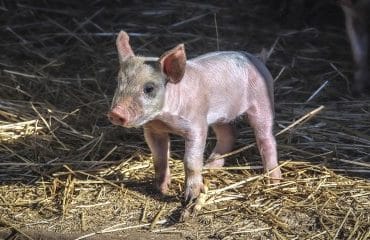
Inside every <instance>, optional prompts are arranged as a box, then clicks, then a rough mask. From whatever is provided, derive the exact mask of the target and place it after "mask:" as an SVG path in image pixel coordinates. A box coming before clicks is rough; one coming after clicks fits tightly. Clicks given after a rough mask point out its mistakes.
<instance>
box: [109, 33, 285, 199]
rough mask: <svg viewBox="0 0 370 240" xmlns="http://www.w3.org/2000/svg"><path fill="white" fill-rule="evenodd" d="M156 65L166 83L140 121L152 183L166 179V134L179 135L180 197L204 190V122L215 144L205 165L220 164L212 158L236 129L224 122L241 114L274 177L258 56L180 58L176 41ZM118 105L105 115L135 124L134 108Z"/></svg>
mask: <svg viewBox="0 0 370 240" xmlns="http://www.w3.org/2000/svg"><path fill="white" fill-rule="evenodd" d="M121 34H122V33H121ZM126 35H127V34H126ZM126 41H127V42H125V44H124V45H125V47H126V48H127V45H128V39H127V40H126ZM131 51H132V50H131V49H129V54H130V52H131ZM121 54H122V53H121ZM121 58H123V57H122V56H121ZM159 64H160V67H161V69H162V73H163V74H164V75H165V76H166V77H167V78H168V80H169V82H168V83H167V84H166V86H165V92H164V102H163V106H162V107H161V109H160V110H159V111H158V113H157V114H156V115H155V116H154V117H151V118H150V119H149V120H148V121H147V122H145V123H144V133H145V139H146V141H147V143H148V145H149V148H150V150H151V152H152V154H153V158H154V168H155V176H156V186H157V188H158V189H159V190H160V191H161V192H162V193H166V192H167V191H168V187H169V184H170V170H169V166H168V156H169V137H168V135H169V134H170V133H173V134H177V135H180V136H182V137H184V139H185V155H184V167H185V199H186V200H187V201H191V200H193V199H195V198H196V197H198V195H199V194H200V193H201V192H203V191H204V186H203V179H202V175H201V171H202V168H203V154H204V149H205V144H206V138H207V132H208V126H211V127H212V129H213V131H214V132H215V134H216V137H217V143H216V146H215V148H214V150H213V151H212V154H211V155H210V158H209V160H208V163H207V165H206V166H207V167H221V166H223V164H224V159H222V158H221V159H216V160H214V158H217V156H220V155H223V154H225V153H227V152H230V151H231V150H232V149H233V145H234V142H235V135H236V134H235V131H234V129H233V127H232V126H231V125H230V124H229V123H230V122H231V121H233V120H234V119H236V118H237V117H238V116H242V115H244V116H245V117H246V118H247V119H248V121H249V123H250V125H251V127H252V128H253V129H254V133H255V137H256V141H257V146H258V149H259V151H260V154H261V157H262V162H263V166H264V169H265V171H266V172H269V176H270V178H271V179H272V181H273V182H274V183H276V182H279V180H280V179H281V171H280V168H279V167H278V160H277V150H276V141H275V138H274V135H273V132H272V130H273V119H274V111H273V95H272V91H273V90H272V77H271V75H270V73H269V72H268V70H267V69H266V67H265V66H264V65H263V64H262V63H261V62H260V61H258V60H257V59H256V58H254V57H253V56H251V55H249V54H247V53H238V52H213V53H209V54H205V55H202V56H199V57H197V58H194V59H191V60H187V61H186V55H185V49H184V46H183V45H179V46H177V47H176V48H174V49H172V50H170V51H168V52H166V53H165V54H164V55H162V57H161V58H160V60H159ZM137 105H139V104H137ZM122 108H129V106H128V105H127V103H124V104H117V105H115V106H114V107H113V109H112V110H111V112H110V113H109V114H108V115H109V118H110V120H111V121H112V122H113V123H114V124H117V125H122V126H137V125H141V123H140V124H136V123H134V121H135V120H134V119H138V118H139V117H138V116H133V114H134V115H135V114H138V113H139V112H140V111H136V112H135V111H131V113H130V111H128V110H122ZM132 112H135V113H132ZM272 169H275V170H274V171H272V172H270V171H271V170H272Z"/></svg>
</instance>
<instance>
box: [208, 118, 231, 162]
mask: <svg viewBox="0 0 370 240" xmlns="http://www.w3.org/2000/svg"><path fill="white" fill-rule="evenodd" d="M212 129H213V131H214V132H215V134H216V138H217V143H216V146H215V148H214V149H213V151H212V153H211V155H210V156H209V158H208V160H207V163H206V165H205V166H204V167H205V168H218V167H222V166H223V165H224V163H225V159H224V158H219V157H220V156H221V155H223V154H225V153H228V152H230V151H231V150H232V149H233V147H234V143H235V135H236V133H235V129H234V127H233V126H232V125H230V124H228V123H223V124H221V123H220V124H215V125H212Z"/></svg>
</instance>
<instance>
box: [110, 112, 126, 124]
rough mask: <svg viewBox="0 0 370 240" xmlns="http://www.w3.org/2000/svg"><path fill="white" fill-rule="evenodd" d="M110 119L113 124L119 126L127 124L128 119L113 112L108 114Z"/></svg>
mask: <svg viewBox="0 0 370 240" xmlns="http://www.w3.org/2000/svg"><path fill="white" fill-rule="evenodd" d="M108 119H109V120H110V121H111V122H112V123H113V124H117V125H124V124H125V123H126V118H124V117H123V116H121V115H120V114H118V113H116V112H114V111H112V112H110V113H108Z"/></svg>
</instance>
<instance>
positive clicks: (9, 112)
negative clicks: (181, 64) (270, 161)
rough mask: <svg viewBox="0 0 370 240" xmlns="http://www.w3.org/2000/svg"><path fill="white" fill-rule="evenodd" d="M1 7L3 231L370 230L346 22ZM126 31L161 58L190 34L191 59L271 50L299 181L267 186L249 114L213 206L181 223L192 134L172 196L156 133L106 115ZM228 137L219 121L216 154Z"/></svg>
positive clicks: (244, 9)
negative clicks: (164, 188)
mask: <svg viewBox="0 0 370 240" xmlns="http://www.w3.org/2000/svg"><path fill="white" fill-rule="evenodd" d="M337 10H338V9H337ZM0 11H1V15H0V20H1V22H2V23H4V24H3V25H1V26H0V31H1V38H0V51H1V53H2V54H1V55H0V66H1V72H0V87H1V91H0V158H1V161H0V181H1V185H0V238H5V236H9V238H8V239H19V238H20V239H27V238H30V239H40V238H41V239H53V238H54V239H102V238H106V239H115V238H116V239H119V238H124V239H135V238H153V239H167V238H168V239H183V238H187V239H204V238H212V239H368V238H369V237H370V231H369V229H370V214H369V209H370V183H369V180H368V177H369V175H370V170H369V169H370V163H369V159H370V137H369V136H370V120H369V119H370V107H369V106H370V99H369V97H363V98H353V97H352V96H351V95H350V94H349V92H348V89H349V86H350V83H351V57H350V51H349V47H348V43H347V41H346V36H345V34H344V31H343V29H342V25H341V24H328V25H327V26H321V28H320V29H317V28H315V27H303V28H298V29H299V30H297V28H292V27H290V26H289V25H286V24H280V23H279V22H277V21H278V20H279V16H278V15H279V12H272V11H271V8H270V7H269V6H268V5H267V4H266V5H263V4H261V3H260V2H258V1H248V3H244V4H239V5H237V4H236V3H233V4H231V5H230V3H228V4H226V3H223V2H222V1H220V2H218V1H215V2H209V3H204V4H200V3H195V2H187V3H185V2H180V1H167V2H162V3H157V2H151V1H147V2H141V4H137V5H133V4H128V3H118V2H110V3H106V2H103V1H95V2H92V3H90V2H87V3H83V2H75V3H68V4H66V3H63V1H61V0H60V1H52V2H51V1H50V2H49V1H45V2H44V3H43V4H39V5H35V4H34V3H27V2H24V1H13V2H10V3H2V5H1V4H0ZM336 20H337V21H341V18H340V17H338V18H336ZM120 29H125V30H126V31H127V32H129V33H131V36H132V37H131V39H132V44H133V45H134V48H135V49H136V51H137V52H138V53H140V54H142V55H145V56H158V55H159V54H161V53H162V52H163V51H164V50H166V49H168V48H170V47H172V46H174V45H175V44H177V43H179V42H185V44H186V48H187V52H188V56H190V57H191V56H196V55H199V54H201V53H205V52H208V51H214V50H217V49H221V50H248V51H250V52H252V53H258V52H260V51H261V49H262V48H263V47H264V48H266V49H267V55H268V56H269V59H268V62H267V65H268V67H269V68H270V69H271V71H272V73H273V76H274V77H275V96H276V122H277V125H276V129H275V130H276V133H277V135H278V137H277V140H278V146H279V156H280V157H279V158H280V163H281V165H282V169H283V175H284V181H283V182H282V183H281V184H278V185H266V184H265V176H264V175H262V174H261V168H262V167H261V163H260V157H259V154H258V153H257V150H256V149H255V147H254V144H253V140H254V137H253V133H252V131H251V129H250V128H248V127H245V125H244V124H243V123H241V122H237V123H236V125H237V127H238V129H239V133H240V134H239V138H238V142H237V149H239V150H237V151H235V152H233V153H231V154H230V155H229V156H228V162H227V166H226V167H224V168H222V169H218V170H204V177H205V181H206V185H207V188H208V192H207V193H206V194H205V195H202V197H201V198H200V199H199V200H198V202H197V205H196V206H195V209H196V210H197V215H194V216H192V214H191V213H190V215H191V216H190V218H189V219H188V220H187V221H186V222H179V221H178V220H179V217H180V215H181V213H182V211H183V208H182V205H181V201H182V196H181V193H182V191H183V189H182V187H183V181H184V173H183V166H182V162H181V160H180V159H181V158H182V154H183V149H184V147H183V141H182V140H181V139H179V138H176V137H174V139H173V142H172V159H171V163H170V164H171V171H172V180H173V181H172V184H171V191H170V194H169V196H160V195H159V194H157V193H156V192H155V191H154V190H153V187H152V177H153V166H152V161H151V157H150V155H149V152H148V149H147V147H146V145H145V143H144V140H143V136H142V131H141V130H140V129H134V130H127V129H122V128H117V127H114V126H112V125H111V124H109V122H108V121H107V119H106V116H105V113H106V112H107V110H108V108H109V104H110V99H111V96H112V93H113V90H114V87H115V82H114V78H115V71H116V66H117V57H116V53H115V49H114V38H115V34H116V32H118V31H119V30H120ZM320 106H323V107H320ZM214 144H215V138H214V136H213V135H212V134H210V137H209V141H208V145H207V152H206V154H209V153H210V152H211V149H212V146H214ZM245 146H246V147H245ZM57 233H58V234H57Z"/></svg>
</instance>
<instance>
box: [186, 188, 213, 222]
mask: <svg viewBox="0 0 370 240" xmlns="http://www.w3.org/2000/svg"><path fill="white" fill-rule="evenodd" d="M207 192H208V187H207V186H204V192H201V193H200V194H199V196H198V198H196V199H193V201H191V202H188V203H187V204H186V205H185V206H184V207H183V209H182V211H181V214H180V222H186V221H187V220H189V219H190V218H191V217H196V216H197V214H198V212H199V211H200V210H201V209H202V208H203V206H204V205H205V203H206V200H207Z"/></svg>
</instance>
